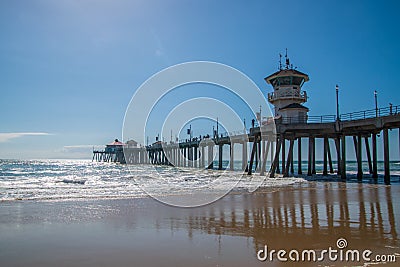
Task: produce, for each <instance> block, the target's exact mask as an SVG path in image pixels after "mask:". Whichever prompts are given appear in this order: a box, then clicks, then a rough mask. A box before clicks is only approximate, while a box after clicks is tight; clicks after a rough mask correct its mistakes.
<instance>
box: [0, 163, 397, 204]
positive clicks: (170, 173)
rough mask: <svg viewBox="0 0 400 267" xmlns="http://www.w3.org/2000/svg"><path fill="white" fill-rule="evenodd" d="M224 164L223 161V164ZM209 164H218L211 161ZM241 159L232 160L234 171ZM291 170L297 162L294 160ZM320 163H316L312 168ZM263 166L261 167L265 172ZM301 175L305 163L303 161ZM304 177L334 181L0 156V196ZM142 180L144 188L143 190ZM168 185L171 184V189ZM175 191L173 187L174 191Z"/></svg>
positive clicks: (221, 185) (120, 193)
mask: <svg viewBox="0 0 400 267" xmlns="http://www.w3.org/2000/svg"><path fill="white" fill-rule="evenodd" d="M228 164H229V162H228V161H224V162H223V167H224V168H226V167H227V166H228ZM214 166H218V164H217V162H215V163H214ZM240 166H241V162H235V164H234V167H235V169H237V170H239V169H240ZM294 166H295V173H297V170H296V167H297V162H294ZM322 166H323V164H322V162H319V161H318V162H316V168H317V172H321V170H322ZM346 166H347V173H348V177H349V180H350V181H355V180H356V179H355V177H356V173H357V164H356V162H348V164H347V165H346ZM268 167H269V166H268V165H267V170H268ZM302 168H303V173H306V168H307V164H306V163H304V162H303V167H302ZM390 168H391V174H392V183H399V180H400V179H399V177H400V162H391V164H390ZM363 169H364V172H365V173H366V175H365V177H364V179H363V181H364V182H375V180H373V179H372V178H371V176H370V175H369V174H368V163H367V162H364V163H363ZM382 169H383V163H382V162H379V163H378V170H379V179H378V183H383V178H382V177H383V172H382ZM309 180H330V181H332V180H338V181H340V178H339V177H337V176H336V175H330V176H328V177H323V176H321V175H317V176H313V177H307V176H305V175H303V176H300V177H285V178H284V177H282V176H279V175H278V177H277V178H268V176H260V175H259V174H257V173H256V174H254V175H252V176H247V175H243V172H242V171H221V170H201V169H190V168H174V167H170V166H154V165H124V164H116V163H105V162H92V161H90V160H0V200H2V201H14V200H77V199H92V198H135V197H144V196H146V195H147V194H148V191H149V190H150V191H151V192H152V193H153V194H160V195H165V194H177V193H178V194H179V193H182V194H187V193H191V192H192V191H193V190H208V191H210V190H211V191H218V190H220V191H224V190H227V188H226V184H230V185H234V186H232V190H236V191H241V190H249V189H251V190H254V189H256V188H258V187H279V186H287V185H291V184H294V183H301V182H307V181H309ZM143 184H146V187H145V188H146V190H143V186H142V185H143ZM171 188H174V190H172V189H171ZM177 188H178V189H179V190H176V189H177ZM228 189H230V188H228Z"/></svg>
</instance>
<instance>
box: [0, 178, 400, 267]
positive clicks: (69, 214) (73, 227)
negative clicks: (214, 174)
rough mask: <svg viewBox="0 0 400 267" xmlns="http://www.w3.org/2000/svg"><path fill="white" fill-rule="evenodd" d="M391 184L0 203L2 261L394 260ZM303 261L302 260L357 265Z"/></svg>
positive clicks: (395, 216) (399, 206)
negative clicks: (285, 256)
mask: <svg viewBox="0 0 400 267" xmlns="http://www.w3.org/2000/svg"><path fill="white" fill-rule="evenodd" d="M399 225H400V185H392V186H385V185H373V184H357V183H347V184H346V183H340V182H307V183H302V184H297V185H293V186H285V187H277V188H270V189H262V190H259V191H257V192H256V193H253V194H248V193H231V194H229V195H227V196H225V197H224V198H223V199H221V200H219V201H217V202H215V203H213V204H211V205H207V206H204V207H200V208H174V207H170V206H166V205H164V204H161V203H159V202H157V201H155V200H153V199H151V198H140V199H139V198H138V199H125V200H115V199H114V200H107V199H106V200H104V199H103V200H82V201H62V202H44V201H41V202H35V201H15V202H2V203H0V265H1V266H281V265H285V266H289V265H292V266H293V265H299V263H294V262H291V261H289V262H287V263H283V262H280V261H278V260H276V259H275V260H274V261H273V262H269V261H268V260H267V261H265V262H261V261H259V260H258V259H257V252H258V251H259V250H260V249H263V248H264V246H265V245H267V246H268V248H269V249H276V250H278V249H286V250H288V251H289V250H291V249H297V250H299V251H301V250H304V249H315V250H316V251H321V250H322V249H326V248H328V247H334V248H336V241H337V239H338V238H345V239H346V240H347V242H348V246H347V248H348V249H359V250H363V249H370V250H371V251H372V252H373V255H376V254H385V255H388V254H390V255H391V254H395V255H397V258H396V260H397V264H396V263H392V264H386V265H385V266H398V264H399V262H400V258H399V256H400V254H399V253H400V241H399V239H398V238H399V233H400V226H399ZM363 264H364V262H363V261H360V262H338V261H336V262H332V261H329V259H328V260H324V261H322V262H303V263H302V265H304V266H318V265H319V266H321V265H323V266H326V265H328V266H345V265H346V266H356V265H359V266H362V265H363Z"/></svg>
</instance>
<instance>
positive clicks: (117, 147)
mask: <svg viewBox="0 0 400 267" xmlns="http://www.w3.org/2000/svg"><path fill="white" fill-rule="evenodd" d="M124 145H125V144H124V143H122V142H120V141H119V140H118V139H115V140H114V142H112V143H109V144H108V145H106V149H105V152H107V153H116V152H118V151H122V150H123V147H124Z"/></svg>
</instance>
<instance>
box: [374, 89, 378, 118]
mask: <svg viewBox="0 0 400 267" xmlns="http://www.w3.org/2000/svg"><path fill="white" fill-rule="evenodd" d="M374 97H375V116H376V117H378V92H377V91H376V90H375V91H374Z"/></svg>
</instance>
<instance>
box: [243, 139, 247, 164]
mask: <svg viewBox="0 0 400 267" xmlns="http://www.w3.org/2000/svg"><path fill="white" fill-rule="evenodd" d="M246 168H247V141H244V142H243V143H242V170H243V171H245V170H246Z"/></svg>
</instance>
